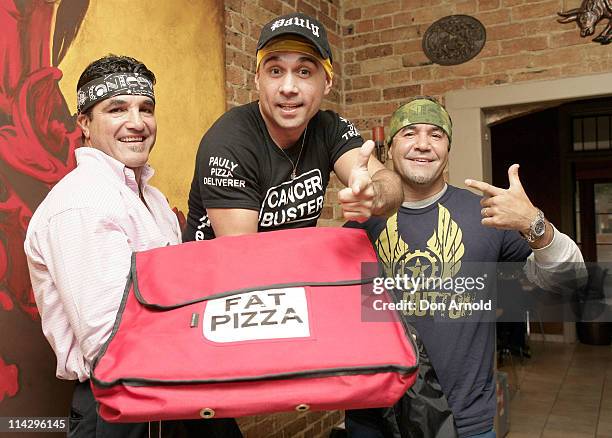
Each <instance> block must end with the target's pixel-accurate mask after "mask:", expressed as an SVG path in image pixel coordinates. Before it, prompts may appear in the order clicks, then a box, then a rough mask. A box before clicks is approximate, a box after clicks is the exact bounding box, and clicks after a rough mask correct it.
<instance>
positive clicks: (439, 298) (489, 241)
mask: <svg viewBox="0 0 612 438" xmlns="http://www.w3.org/2000/svg"><path fill="white" fill-rule="evenodd" d="M480 211H481V206H480V197H478V196H476V195H474V194H473V193H471V192H469V191H467V190H463V189H458V188H456V187H453V186H448V189H447V191H446V192H445V193H444V195H442V197H441V198H440V199H439V200H437V201H436V202H434V203H433V204H432V205H429V206H427V207H423V208H406V207H401V208H400V209H399V211H398V212H397V214H396V215H394V216H392V217H391V218H389V219H388V220H385V219H381V218H371V219H370V220H368V221H367V222H365V223H364V224H357V223H355V222H350V223H349V224H347V226H350V227H360V228H365V229H366V230H367V231H368V234H369V235H370V238H371V239H372V242H373V243H374V246H375V248H376V250H377V252H378V255H379V258H380V262H381V264H382V266H383V269H384V271H385V272H386V275H387V276H388V277H389V276H393V275H396V274H400V275H403V274H404V273H405V274H407V275H408V276H409V277H412V278H415V277H421V278H424V279H430V278H435V277H447V276H450V277H452V278H453V279H454V280H455V285H459V284H460V283H458V282H457V280H458V279H459V278H470V277H471V278H475V277H477V276H482V273H484V274H485V275H486V274H488V275H489V277H488V278H493V279H494V278H495V273H493V274H492V275H493V277H491V274H490V273H488V272H487V271H490V270H491V268H494V267H495V266H494V264H495V263H496V262H522V261H525V260H526V259H527V257H528V256H529V254H530V253H531V249H530V248H529V245H527V243H526V242H525V241H524V240H523V239H522V238H521V237H520V236H519V234H518V233H517V232H516V231H507V230H498V229H494V228H489V227H485V226H483V225H482V224H481V219H482V218H481V215H480ZM464 284H467V283H464ZM483 284H486V288H490V287H491V283H490V281H486V280H484V281H483ZM474 289H478V288H474ZM484 292H485V293H486V290H485V291H484ZM403 299H405V300H409V301H412V302H413V303H414V304H415V307H414V308H413V309H408V310H407V311H403V312H401V313H402V315H403V317H404V318H405V319H406V321H408V322H409V323H410V324H412V325H413V326H414V327H415V328H416V329H417V331H418V332H419V334H420V335H421V338H422V340H423V343H424V344H425V348H426V349H427V351H428V353H429V356H430V358H431V362H432V364H433V367H434V369H435V371H436V374H437V375H438V379H439V380H440V384H441V385H442V389H443V391H444V393H445V394H446V397H447V398H448V402H449V405H450V407H451V409H452V411H453V415H454V416H455V420H456V423H457V428H458V431H459V435H460V436H461V437H464V436H470V435H475V434H478V433H483V432H486V431H488V430H490V429H492V428H493V420H494V417H495V407H496V401H495V400H496V398H495V380H494V375H493V360H494V349H495V325H494V323H493V322H491V318H490V316H492V317H493V320H494V318H495V315H494V314H493V315H490V314H489V315H488V316H489V318H487V317H485V316H487V315H486V314H484V313H483V314H476V313H470V312H462V311H458V310H457V308H456V307H453V306H451V305H450V302H451V301H455V302H467V301H470V302H473V301H477V300H478V299H479V297H478V294H475V293H473V292H467V291H466V290H458V288H455V289H451V290H450V291H448V290H443V291H440V286H436V285H435V284H433V285H431V284H429V285H427V286H426V287H423V288H422V289H421V290H419V291H418V292H415V293H414V294H412V295H406V294H405V293H404V295H403ZM421 300H424V301H425V302H426V303H430V302H435V303H445V306H439V308H437V309H435V310H434V307H433V306H432V307H431V308H429V309H425V306H426V304H425V306H424V305H423V304H422V303H421ZM493 310H494V309H493Z"/></svg>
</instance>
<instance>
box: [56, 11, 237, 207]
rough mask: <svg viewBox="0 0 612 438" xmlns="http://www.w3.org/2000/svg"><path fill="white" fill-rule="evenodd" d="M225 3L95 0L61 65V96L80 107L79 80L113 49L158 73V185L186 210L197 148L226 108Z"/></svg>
mask: <svg viewBox="0 0 612 438" xmlns="http://www.w3.org/2000/svg"><path fill="white" fill-rule="evenodd" d="M223 35H224V28H223V2H221V1H217V0H198V1H193V0H155V1H151V0H130V1H126V0H91V2H90V6H89V8H88V10H87V14H86V15H85V19H84V21H83V24H82V25H81V29H80V31H79V34H78V35H77V38H76V39H75V41H74V42H73V44H72V45H71V47H70V49H69V51H68V53H67V55H66V57H65V58H64V60H63V61H62V63H61V64H60V65H59V68H60V69H61V70H62V71H63V72H64V77H63V78H62V80H61V82H60V88H61V90H62V93H63V95H64V96H65V97H66V99H67V100H68V105H69V107H70V109H71V110H72V112H73V113H75V112H76V92H75V88H76V84H77V81H78V78H79V76H80V74H81V72H82V71H83V70H84V69H85V67H86V66H87V65H88V64H89V63H90V62H91V61H93V60H95V59H98V58H100V57H102V56H104V55H107V54H109V53H114V54H117V55H128V56H132V57H134V58H137V59H138V60H140V61H142V62H144V63H145V64H146V65H147V67H149V69H151V70H152V71H153V73H155V76H156V77H157V85H156V87H155V95H156V115H157V126H158V135H157V142H156V144H155V149H154V150H153V152H152V155H151V159H150V163H151V165H153V167H155V169H156V175H155V177H154V178H153V181H152V183H153V185H155V186H156V187H158V188H159V189H160V190H161V191H162V192H163V193H164V194H165V195H166V196H167V197H168V199H169V201H170V206H172V207H175V206H176V207H178V208H179V209H180V210H181V211H183V212H184V213H185V215H186V214H187V197H188V194H189V187H190V185H191V178H192V176H193V169H194V162H195V153H196V151H197V146H198V144H199V142H200V139H201V137H202V134H203V133H204V132H206V130H207V129H208V128H209V127H210V125H212V123H213V122H214V121H215V120H216V119H217V117H219V116H220V115H221V114H222V113H223V111H224V110H225V79H224V75H225V59H224V50H223Z"/></svg>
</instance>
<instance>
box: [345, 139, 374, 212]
mask: <svg viewBox="0 0 612 438" xmlns="http://www.w3.org/2000/svg"><path fill="white" fill-rule="evenodd" d="M373 150H374V142H373V141H372V140H368V141H366V142H365V143H364V144H363V145H362V146H361V149H360V150H359V155H358V157H357V161H356V162H355V164H354V165H353V168H352V169H351V173H350V176H349V181H348V187H346V188H344V189H342V190H340V191H339V192H338V201H339V202H340V205H341V206H342V214H343V215H344V218H345V219H347V220H356V221H360V222H361V221H364V220H366V219H368V218H369V217H370V216H372V208H373V206H374V197H375V196H376V191H375V190H374V184H373V183H372V177H371V176H370V173H369V171H368V161H369V160H370V155H371V154H372V151H373Z"/></svg>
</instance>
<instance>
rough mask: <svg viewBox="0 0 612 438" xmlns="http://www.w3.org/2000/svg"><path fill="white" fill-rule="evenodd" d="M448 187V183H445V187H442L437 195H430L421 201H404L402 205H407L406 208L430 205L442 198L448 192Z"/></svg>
mask: <svg viewBox="0 0 612 438" xmlns="http://www.w3.org/2000/svg"><path fill="white" fill-rule="evenodd" d="M447 189H448V184H446V183H445V184H444V187H442V190H440V191H439V192H438V193H436V194H435V195H433V196H430V197H429V198H425V199H421V200H420V201H405V202H404V203H402V207H406V208H425V207H429V206H430V205H432V204H433V203H434V202H436V201H437V200H438V199H440V198H441V197H442V196H443V195H444V194H445V193H446V190H447Z"/></svg>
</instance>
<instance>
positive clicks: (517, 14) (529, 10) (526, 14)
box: [512, 0, 563, 21]
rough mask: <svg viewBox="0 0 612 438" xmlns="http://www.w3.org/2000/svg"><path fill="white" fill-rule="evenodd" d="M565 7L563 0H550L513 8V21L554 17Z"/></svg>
mask: <svg viewBox="0 0 612 438" xmlns="http://www.w3.org/2000/svg"><path fill="white" fill-rule="evenodd" d="M562 7H563V4H562V1H561V0H549V1H545V2H541V3H531V4H527V5H522V6H516V7H514V8H512V21H521V20H530V19H534V18H541V17H553V16H556V15H557V11H560V10H561V8H562Z"/></svg>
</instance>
